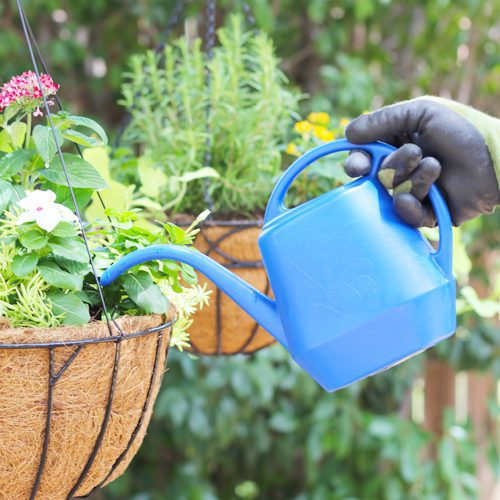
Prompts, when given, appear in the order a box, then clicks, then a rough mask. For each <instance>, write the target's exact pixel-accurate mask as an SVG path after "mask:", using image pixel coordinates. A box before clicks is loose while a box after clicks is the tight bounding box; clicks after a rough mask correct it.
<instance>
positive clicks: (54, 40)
mask: <svg viewBox="0 0 500 500" xmlns="http://www.w3.org/2000/svg"><path fill="white" fill-rule="evenodd" d="M175 3H176V2H174V1H172V0H167V1H166V0H162V1H160V0H121V1H119V0H93V1H90V2H89V1H88V0H72V1H69V0H37V1H35V0H32V1H25V2H24V4H25V8H26V11H27V15H28V17H29V19H30V21H31V23H32V26H33V29H34V32H35V34H36V36H37V39H38V41H39V43H40V46H41V49H42V52H43V54H44V55H45V57H46V59H47V62H48V64H49V67H50V68H51V69H52V73H53V76H54V79H55V81H56V82H58V83H60V84H61V85H62V89H61V92H60V95H61V97H62V98H63V102H64V103H65V106H66V107H67V108H70V109H71V110H72V111H74V112H82V113H83V112H84V113H85V114H88V115H94V116H95V117H96V118H98V119H99V120H100V121H102V122H105V123H106V124H107V125H108V128H109V131H110V133H111V135H113V133H116V131H117V130H118V127H119V124H120V121H121V120H122V119H123V116H124V111H123V110H122V109H121V108H120V106H118V105H117V101H118V99H119V97H120V94H119V88H120V84H121V81H122V73H123V71H124V70H125V69H126V63H127V60H128V58H129V56H130V55H131V54H132V53H134V52H139V51H143V50H145V49H146V48H150V47H154V46H155V45H156V44H157V43H158V42H159V41H160V40H161V34H162V32H163V31H164V29H165V27H166V26H167V24H168V22H169V17H170V15H171V13H172V11H173V8H174V5H175ZM242 6H243V4H242V2H239V1H236V0H235V1H229V0H224V1H220V2H219V3H218V9H217V24H218V25H221V24H223V23H224V19H225V17H226V15H227V13H228V12H233V11H239V10H241V9H242ZM249 6H250V7H251V11H252V13H253V15H254V16H255V18H256V22H257V26H258V27H259V28H261V29H263V30H265V31H267V32H268V33H269V34H270V35H271V36H272V37H273V39H274V41H275V44H276V49H277V53H278V55H279V56H280V57H281V58H282V68H283V70H284V71H285V72H286V74H287V75H288V76H289V77H290V79H291V81H292V82H293V83H294V84H295V85H296V86H297V87H299V88H300V89H302V90H303V91H304V92H306V93H307V94H309V96H310V98H309V99H307V100H305V101H304V102H303V113H304V115H305V114H306V113H307V112H309V111H311V110H314V111H327V112H329V113H331V114H332V115H334V116H339V117H340V116H342V117H354V116H356V115H357V114H359V113H361V112H363V111H365V110H370V109H373V108H376V107H379V106H381V105H384V104H388V103H391V102H394V101H396V100H400V99H405V98H409V97H412V96H417V95H422V94H426V93H432V94H438V95H442V96H445V97H451V98H453V99H456V100H460V101H462V102H465V103H469V104H471V105H474V106H476V107H478V108H480V109H482V110H485V111H488V112H490V113H491V114H493V115H496V116H498V115H499V114H500V99H499V90H500V51H499V45H500V23H499V19H500V2H498V1H494V0H455V1H451V0H420V1H416V0H409V1H396V0H358V1H355V0H339V1H331V0H310V1H306V0H270V1H266V0H252V1H250V2H249ZM203 12H204V3H203V2H194V1H192V2H187V6H186V9H185V16H184V19H186V18H188V19H189V21H188V25H189V26H191V27H192V26H198V30H199V33H200V34H203V30H204V24H203ZM197 23H198V24H197ZM185 26H186V24H185V23H184V22H179V23H176V25H175V27H174V29H173V33H172V36H175V35H179V34H181V33H182V32H183V30H184V29H185ZM26 69H31V68H30V63H29V58H28V53H27V49H26V46H25V42H24V39H23V36H22V31H21V27H20V22H19V19H18V17H17V14H16V8H15V2H14V1H13V0H2V3H1V4H0V81H6V80H7V79H9V78H10V76H12V75H13V74H18V73H20V72H22V71H24V70H26ZM455 236H456V238H455V239H456V248H455V274H456V276H457V281H458V283H459V313H460V314H459V325H460V326H459V329H458V331H457V335H456V336H455V337H454V338H452V339H450V340H448V341H447V342H445V343H444V344H442V345H440V346H439V347H438V348H436V349H433V350H431V351H430V352H428V353H426V354H425V355H421V356H418V357H417V358H415V359H413V360H411V361H409V362H407V363H405V364H403V365H401V366H399V367H397V368H394V369H392V370H390V371H388V372H385V373H382V374H380V375H377V376H375V377H372V378H370V379H368V380H366V381H364V382H361V383H358V384H355V385H354V386H351V387H349V388H347V389H344V390H342V391H339V392H337V393H335V394H333V395H331V394H327V393H324V392H323V391H322V390H321V389H320V388H319V387H318V386H317V385H316V384H315V383H314V382H313V381H312V380H311V379H309V377H308V376H307V375H305V374H304V373H303V372H302V371H301V370H300V369H298V368H297V366H295V365H294V364H293V363H291V362H290V359H289V358H288V356H287V354H286V353H285V352H284V350H283V349H282V348H281V347H280V346H275V347H273V348H271V349H268V350H267V351H262V352H260V353H258V354H257V355H255V356H252V357H249V358H245V357H240V356H238V357H234V358H230V357H227V358H205V359H194V358H192V357H190V356H188V355H186V354H181V353H178V352H173V353H172V354H171V356H170V360H169V370H168V372H167V374H166V376H165V380H164V384H163V389H162V392H161V394H160V397H159V399H158V402H157V407H156V412H155V416H154V420H153V423H152V425H151V428H150V431H149V434H148V436H147V438H146V440H145V443H144V445H143V447H142V449H141V451H140V453H139V455H138V456H137V457H136V459H135V461H134V463H133V464H132V466H131V467H130V469H129V471H128V472H127V473H126V474H125V475H124V476H123V477H122V478H120V479H119V480H118V481H116V482H115V483H113V484H112V485H110V486H109V487H108V488H106V489H105V490H104V491H103V492H101V493H98V494H97V495H96V497H98V498H109V499H118V498H120V499H123V498H126V499H129V498H130V499H137V500H139V499H140V500H146V499H155V500H156V499H184V498H185V499H196V500H197V499H200V500H201V499H203V500H205V499H207V500H208V499H217V498H220V499H233V498H236V499H238V498H241V499H254V498H263V499H301V500H302V499H304V500H306V499H308V500H309V499H313V500H315V499H318V500H323V499H327V500H329V499H332V500H334V499H342V500H344V499H346V500H347V499H370V500H371V499H391V500H392V499H395V500H396V499H429V500H431V499H432V500H433V499H436V500H437V499H453V500H455V499H458V500H460V499H470V498H484V499H487V498H493V495H494V493H493V487H494V483H495V477H498V475H499V468H500V466H499V459H498V441H497V438H495V435H496V436H497V437H498V418H499V414H500V410H499V405H498V389H497V381H498V376H499V374H500V357H499V350H500V343H499V337H500V335H499V329H498V313H497V312H496V311H497V307H498V305H497V304H498V292H499V290H498V288H499V286H500V285H499V284H498V281H499V280H498V260H499V259H498V248H497V249H495V244H496V246H497V247H498V238H499V220H498V215H497V216H493V217H489V218H481V219H478V220H475V221H472V222H469V223H467V224H466V225H465V226H464V227H463V228H461V230H458V231H456V234H455ZM495 266H496V268H495ZM495 277H496V279H495Z"/></svg>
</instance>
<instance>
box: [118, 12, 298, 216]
mask: <svg viewBox="0 0 500 500" xmlns="http://www.w3.org/2000/svg"><path fill="white" fill-rule="evenodd" d="M218 40H219V43H220V45H219V46H218V47H216V48H215V50H214V54H213V59H212V60H207V56H206V54H205V53H204V52H203V50H202V42H201V40H199V39H196V40H192V41H189V40H187V39H185V38H181V39H179V40H177V41H176V42H175V43H173V44H171V45H167V46H166V47H165V49H164V51H163V52H162V53H161V54H160V55H157V54H155V53H153V52H148V53H146V54H139V55H135V56H134V57H132V59H131V62H130V71H129V72H128V73H126V75H125V83H124V84H123V89H122V90H123V96H124V98H123V105H124V106H125V107H126V108H127V109H128V111H129V112H130V114H131V121H130V124H129V125H128V128H127V129H126V131H125V134H124V142H125V144H128V145H129V146H134V145H135V146H138V147H139V150H140V153H141V154H140V158H139V160H138V161H137V162H133V161H132V162H131V161H125V162H123V161H122V162H118V163H119V164H121V165H122V167H121V169H120V176H121V179H126V180H128V182H135V183H138V184H139V185H140V191H141V193H142V194H143V195H144V196H145V197H147V198H149V199H150V200H153V201H155V202H157V203H158V205H157V208H158V210H159V211H165V210H168V211H170V212H173V213H176V212H182V211H195V212H199V211H201V210H203V209H204V208H206V205H207V197H206V196H205V194H206V193H205V191H207V192H208V194H209V195H210V197H211V199H212V200H213V205H214V206H213V208H214V209H215V210H216V211H217V212H238V213H246V214H250V213H253V212H256V211H259V210H262V209H263V208H264V206H265V203H266V201H267V199H268V196H269V194H270V191H271V189H272V187H273V184H274V181H275V179H276V177H277V175H278V174H279V172H280V169H281V153H280V146H281V145H282V144H284V143H285V138H286V136H287V133H288V128H289V126H290V125H291V119H292V116H293V115H294V113H295V110H296V107H297V102H298V97H299V96H298V94H297V93H295V92H293V91H291V90H290V89H289V88H288V86H287V81H286V78H285V76H284V75H283V73H282V72H281V71H280V70H279V68H278V62H279V61H278V60H277V58H276V56H275V54H274V47H273V44H272V42H271V40H270V39H269V38H268V37H267V36H266V35H265V34H263V33H259V34H254V33H252V32H245V31H244V29H243V22H242V19H241V18H240V17H238V16H233V17H231V18H230V20H229V24H228V26H227V27H226V28H222V29H220V30H219V31H218ZM206 67H207V68H208V70H209V72H210V74H211V85H209V86H207V82H206V73H205V68H206ZM207 110H208V112H207ZM207 146H209V153H210V154H209V156H208V157H207V156H206V154H205V153H206V150H207ZM120 155H122V158H123V152H121V153H120ZM207 159H208V160H209V161H207ZM188 185H189V191H188V189H187V186H188ZM146 203H147V202H146ZM151 206H152V205H151V204H150V203H149V204H148V207H151Z"/></svg>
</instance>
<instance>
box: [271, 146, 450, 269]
mask: <svg viewBox="0 0 500 500" xmlns="http://www.w3.org/2000/svg"><path fill="white" fill-rule="evenodd" d="M354 149H356V150H362V151H365V152H366V153H368V154H369V155H370V156H371V158H372V168H371V170H370V173H369V174H368V175H369V177H371V178H372V179H376V177H377V172H378V170H379V168H380V166H381V164H382V161H383V159H384V158H385V157H386V156H387V155H389V154H390V153H392V152H393V151H395V150H396V148H394V147H393V146H390V145H389V144H385V143H383V142H372V143H370V144H352V143H351V142H349V141H348V140H347V139H340V140H337V141H333V142H328V143H326V144H323V145H321V146H318V147H317V148H314V149H311V150H310V151H308V152H307V153H305V154H304V155H302V156H301V157H300V158H299V159H298V160H296V161H295V162H294V163H293V164H292V165H291V166H290V167H289V168H288V170H287V171H286V172H285V173H284V174H283V175H282V176H281V178H280V180H279V181H278V183H277V184H276V186H275V187H274V190H273V192H272V194H271V197H270V198H269V202H268V204H267V208H266V215H265V217H264V224H267V223H268V222H270V221H271V220H273V219H275V218H276V217H279V216H280V215H281V214H283V213H285V212H287V211H288V210H290V209H288V208H286V207H285V205H284V201H285V196H286V193H287V192H288V189H289V188H290V186H291V184H292V182H293V181H294V180H295V178H296V177H297V176H298V175H299V174H300V173H301V172H302V171H303V170H304V169H305V168H307V167H308V166H309V165H311V163H314V162H315V161H317V160H319V159H320V158H323V157H324V156H327V155H330V154H332V153H338V152H341V151H351V150H354ZM429 198H430V200H431V203H432V207H433V208H434V212H435V214H436V219H437V221H438V226H439V248H438V249H437V251H435V252H434V258H435V259H436V261H437V262H438V264H439V265H440V266H441V269H442V270H443V271H444V272H445V274H446V276H448V277H449V278H451V277H452V270H451V258H452V241H453V240H452V232H451V217H450V213H449V211H448V207H447V206H446V202H445V201H444V198H443V195H442V194H441V192H440V191H439V189H438V188H437V187H436V186H435V185H432V186H431V189H430V191H429ZM292 210H293V209H292Z"/></svg>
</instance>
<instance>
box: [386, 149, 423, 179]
mask: <svg viewBox="0 0 500 500" xmlns="http://www.w3.org/2000/svg"><path fill="white" fill-rule="evenodd" d="M421 159H422V150H421V149H420V148H419V147H418V146H417V145H416V144H404V145H403V146H401V147H400V148H399V149H397V150H396V151H394V153H391V154H390V155H389V156H387V157H386V158H385V159H384V161H383V162H382V166H381V167H380V170H379V172H378V178H379V180H380V182H381V183H382V184H383V185H384V186H385V188H386V189H393V188H395V187H397V186H399V185H400V184H401V183H402V182H404V181H406V180H407V179H408V177H409V175H410V174H411V173H412V172H413V171H414V170H415V169H416V168H417V167H418V165H419V163H420V160H421Z"/></svg>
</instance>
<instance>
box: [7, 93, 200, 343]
mask: <svg viewBox="0 0 500 500" xmlns="http://www.w3.org/2000/svg"><path fill="white" fill-rule="evenodd" d="M27 105H29V106H32V103H30V102H29V103H28V104H27ZM11 106H13V105H11ZM11 106H9V107H7V108H6V110H5V111H4V113H3V114H2V115H0V127H1V128H2V129H3V131H4V132H5V131H9V134H8V137H7V139H5V140H4V142H3V144H2V148H3V152H4V153H5V154H4V156H2V157H1V158H0V176H1V178H0V182H1V183H2V184H1V185H0V187H1V188H2V195H1V197H0V205H1V206H0V208H1V211H0V245H1V249H2V252H3V253H4V255H3V258H4V263H3V267H2V269H1V271H2V277H1V280H0V315H1V316H3V317H5V318H7V319H8V320H9V321H10V323H11V324H12V326H39V327H43V326H46V327H53V326H57V325H60V324H64V325H81V324H85V323H88V322H89V321H90V319H91V317H94V318H95V317H99V316H100V315H101V314H102V305H101V303H100V299H99V296H98V290H97V283H96V279H95V276H94V274H93V272H92V268H91V265H90V263H89V260H90V255H89V253H90V254H91V255H92V254H93V255H94V256H95V257H96V258H97V259H96V260H97V262H98V265H97V266H96V267H97V269H98V272H99V273H102V272H103V270H104V269H106V268H107V267H109V265H111V264H112V263H113V262H114V260H116V259H119V258H120V257H122V256H123V255H125V254H127V253H129V252H131V251H132V250H134V249H138V248H144V247H146V246H148V245H151V244H153V243H157V244H169V243H176V244H179V245H186V244H190V243H192V239H193V236H194V235H195V234H196V230H195V226H192V227H191V228H189V229H188V231H184V230H182V229H180V228H176V227H174V226H172V225H171V224H168V225H164V226H163V227H158V226H154V225H152V224H150V225H149V227H145V226H144V225H142V226H139V225H137V224H136V220H137V215H136V213H135V212H133V211H124V210H121V211H119V210H115V209H109V210H108V211H106V212H105V213H104V214H103V215H104V216H105V219H104V222H100V221H99V220H97V221H94V225H93V228H92V229H93V230H92V231H88V235H89V236H90V237H89V239H88V241H87V242H86V241H85V240H84V238H83V235H82V234H81V230H82V228H81V227H80V226H77V225H76V223H77V222H78V221H77V217H76V216H75V215H74V214H73V213H72V211H71V210H70V208H69V207H71V208H73V203H74V202H73V197H72V196H71V193H70V190H69V187H68V185H67V184H68V178H69V181H70V183H71V185H72V186H73V187H74V194H75V199H76V203H77V204H79V205H81V207H80V210H81V211H82V209H83V208H85V206H86V205H87V204H88V202H89V201H90V198H91V196H92V193H93V192H94V191H96V190H99V189H105V188H106V189H108V188H109V187H110V186H108V185H107V183H106V181H105V179H104V178H103V177H102V176H101V174H100V173H99V171H98V170H97V169H96V168H95V167H94V166H93V165H92V164H91V163H89V162H87V161H86V160H85V159H84V158H81V157H80V156H77V155H75V154H71V153H68V152H64V153H62V156H63V158H64V164H65V166H66V171H65V170H64V169H63V162H62V161H61V158H60V155H59V154H58V152H59V151H58V149H59V148H58V146H59V147H60V148H62V147H63V146H64V143H65V141H69V142H70V143H76V144H78V145H80V146H85V145H99V146H101V148H100V149H101V150H102V149H103V146H105V145H106V143H107V136H106V133H105V132H104V130H103V129H102V128H101V126H100V125H99V124H98V123H97V122H95V121H94V120H91V119H88V118H85V117H80V116H74V115H69V114H68V113H62V112H61V113H59V114H56V115H54V118H53V123H54V125H55V130H54V131H53V130H52V127H50V126H49V124H46V125H42V124H37V125H35V127H34V128H33V130H32V129H31V126H32V114H31V108H30V109H24V108H23V106H19V105H18V104H17V103H16V104H15V106H16V107H15V108H14V111H12V108H11ZM24 120H26V122H25V121H24ZM15 125H23V127H19V126H18V127H14V126H15ZM21 128H22V129H23V130H24V132H23V134H22V140H21V141H20V140H19V136H18V135H15V134H12V133H11V132H10V131H12V130H21ZM82 130H83V131H85V133H84V132H83V131H82ZM87 133H91V134H93V135H92V136H89V135H86V134H87ZM97 149H99V148H97ZM89 156H90V157H91V158H92V159H93V160H95V159H96V157H97V158H99V155H92V154H90V155H89ZM98 163H99V162H98ZM99 167H102V165H100V164H99ZM100 169H101V170H102V171H103V174H104V175H105V176H106V177H108V178H109V172H107V171H106V169H105V168H100ZM109 180H110V182H113V181H111V179H109ZM116 186H117V183H116V182H114V183H112V186H111V187H112V188H115V187H116ZM120 187H122V186H120ZM51 188H53V189H54V190H53V191H52V189H51ZM121 192H123V190H121ZM7 209H8V210H7ZM87 230H88V227H87ZM86 232H87V231H86ZM103 245H105V246H104V248H103ZM106 245H107V246H106ZM181 279H182V280H183V282H181ZM196 281H197V278H196V274H195V273H194V272H193V270H192V269H190V268H189V267H188V266H186V265H180V264H177V263H168V262H166V263H163V262H162V263H158V264H153V265H152V266H141V267H140V268H138V269H133V270H130V271H129V272H128V273H127V274H126V275H125V276H123V277H122V278H121V279H120V280H118V281H117V283H115V284H114V286H113V287H109V289H106V291H105V295H106V299H107V301H106V303H107V306H108V308H109V309H110V310H111V311H112V313H113V314H115V315H124V314H133V315H140V314H151V313H158V314H166V313H167V312H168V310H169V306H170V301H169V299H168V298H167V295H168V293H169V291H170V290H171V292H170V293H171V294H172V293H173V294H174V295H177V296H179V297H181V302H182V298H183V291H184V288H187V289H189V292H188V293H190V292H191V289H193V288H195V290H196V292H197V293H196V300H193V299H192V294H191V295H189V297H190V299H189V300H188V302H189V304H190V305H191V310H190V311H187V310H186V309H182V313H180V314H181V320H182V321H180V322H179V326H178V327H177V329H176V332H177V340H176V342H174V344H176V345H177V346H178V347H180V348H182V347H184V346H185V345H186V344H187V341H188V337H187V335H186V332H185V330H186V328H187V327H188V326H189V315H190V314H192V312H194V310H195V309H196V307H197V306H198V305H199V304H201V303H204V302H205V300H206V298H205V293H204V290H202V289H198V288H196V287H195V284H196ZM160 284H161V285H162V288H160V286H159V285H160ZM170 296H172V295H170ZM173 302H174V303H175V300H174V301H173Z"/></svg>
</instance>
